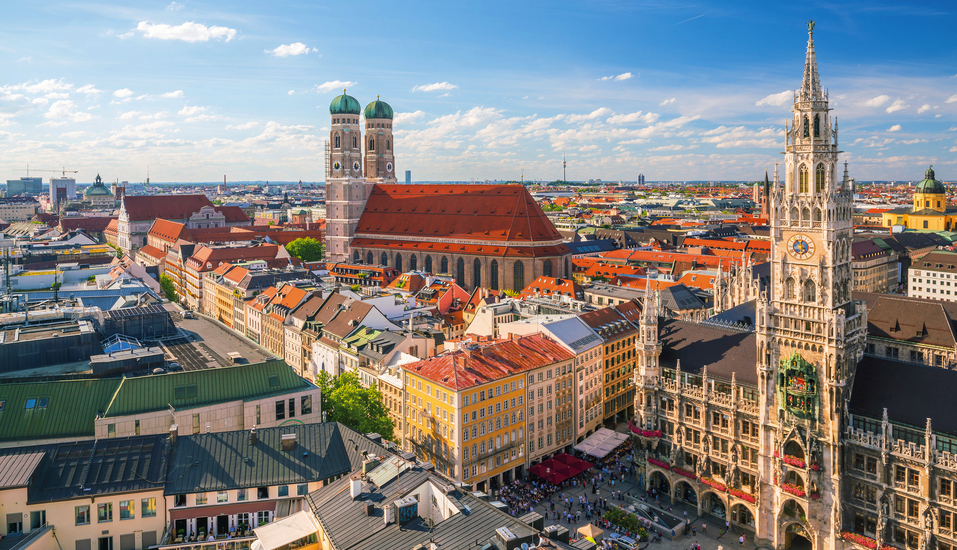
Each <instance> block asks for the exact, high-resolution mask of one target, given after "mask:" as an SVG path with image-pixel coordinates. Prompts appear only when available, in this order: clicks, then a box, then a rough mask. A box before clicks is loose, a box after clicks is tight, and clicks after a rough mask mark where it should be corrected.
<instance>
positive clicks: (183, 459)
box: [166, 422, 388, 495]
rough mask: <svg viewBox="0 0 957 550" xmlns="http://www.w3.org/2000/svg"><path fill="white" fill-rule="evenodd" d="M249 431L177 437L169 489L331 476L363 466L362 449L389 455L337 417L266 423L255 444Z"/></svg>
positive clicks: (248, 485) (183, 490) (188, 490)
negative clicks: (287, 441)
mask: <svg viewBox="0 0 957 550" xmlns="http://www.w3.org/2000/svg"><path fill="white" fill-rule="evenodd" d="M249 433H250V432H249V431H246V430H242V431H234V432H221V433H210V434H199V435H191V436H180V437H179V438H177V441H176V443H175V444H174V445H173V452H172V455H171V456H170V467H169V480H170V481H169V482H168V483H167V484H166V494H167V495H176V494H186V493H197V492H205V491H226V490H230V489H242V488H251V487H265V486H272V485H295V484H298V483H308V482H314V481H322V480H330V479H332V478H335V477H337V476H340V475H342V474H345V473H348V472H350V471H352V470H354V469H356V468H358V467H361V466H362V454H361V451H363V450H365V451H367V452H368V453H369V454H374V455H377V456H384V455H387V454H388V452H387V450H386V449H385V447H382V446H381V445H378V444H376V443H373V442H372V441H371V440H369V439H368V438H366V437H365V436H363V435H362V434H360V433H358V432H356V431H353V430H352V429H350V428H348V427H347V426H345V425H344V424H340V423H338V422H323V423H319V424H307V425H302V424H292V425H289V426H283V427H278V428H262V429H259V430H257V435H258V438H259V441H258V443H256V444H255V445H253V444H251V443H250V436H249ZM293 433H294V434H296V447H295V449H294V450H292V451H283V450H282V448H281V442H282V435H283V434H293ZM350 439H351V440H352V441H354V442H355V444H357V445H358V446H359V450H355V449H354V445H353V444H352V443H350V442H349V440H350ZM246 459H248V460H246Z"/></svg>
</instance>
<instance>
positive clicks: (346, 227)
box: [326, 90, 369, 262]
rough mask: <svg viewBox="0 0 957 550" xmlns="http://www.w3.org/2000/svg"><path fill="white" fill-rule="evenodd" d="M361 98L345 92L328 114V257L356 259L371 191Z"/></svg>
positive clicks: (330, 107)
mask: <svg viewBox="0 0 957 550" xmlns="http://www.w3.org/2000/svg"><path fill="white" fill-rule="evenodd" d="M360 112H361V108H360V107H359V102H358V101H356V99H355V98H354V97H352V96H349V95H346V91H345V90H342V95H341V96H338V97H336V98H335V99H333V100H332V103H331V104H330V105H329V114H330V116H331V118H332V120H331V125H330V130H329V145H330V147H329V159H328V166H329V180H328V181H326V260H327V261H330V262H348V261H353V260H354V259H355V258H353V257H352V247H351V243H352V237H353V235H355V232H356V225H357V224H358V223H359V216H361V215H362V210H363V208H365V204H366V200H367V199H368V198H369V192H368V189H367V186H366V181H365V178H363V177H362V132H361V130H360V125H359V113H360Z"/></svg>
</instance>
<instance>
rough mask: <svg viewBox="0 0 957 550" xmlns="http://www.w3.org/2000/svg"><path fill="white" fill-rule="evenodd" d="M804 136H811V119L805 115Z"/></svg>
mask: <svg viewBox="0 0 957 550" xmlns="http://www.w3.org/2000/svg"><path fill="white" fill-rule="evenodd" d="M804 137H811V121H810V120H808V118H807V115H804Z"/></svg>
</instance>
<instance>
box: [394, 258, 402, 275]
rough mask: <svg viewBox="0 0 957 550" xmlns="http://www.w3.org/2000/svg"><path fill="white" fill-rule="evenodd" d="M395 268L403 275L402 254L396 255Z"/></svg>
mask: <svg viewBox="0 0 957 550" xmlns="http://www.w3.org/2000/svg"><path fill="white" fill-rule="evenodd" d="M395 268H396V269H398V270H399V273H402V254H396V255H395Z"/></svg>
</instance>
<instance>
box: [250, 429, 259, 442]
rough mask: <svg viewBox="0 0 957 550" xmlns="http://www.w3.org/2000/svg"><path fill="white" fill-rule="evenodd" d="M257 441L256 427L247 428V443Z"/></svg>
mask: <svg viewBox="0 0 957 550" xmlns="http://www.w3.org/2000/svg"><path fill="white" fill-rule="evenodd" d="M256 443H259V434H257V433H256V428H253V429H251V430H249V444H250V445H255V444H256Z"/></svg>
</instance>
